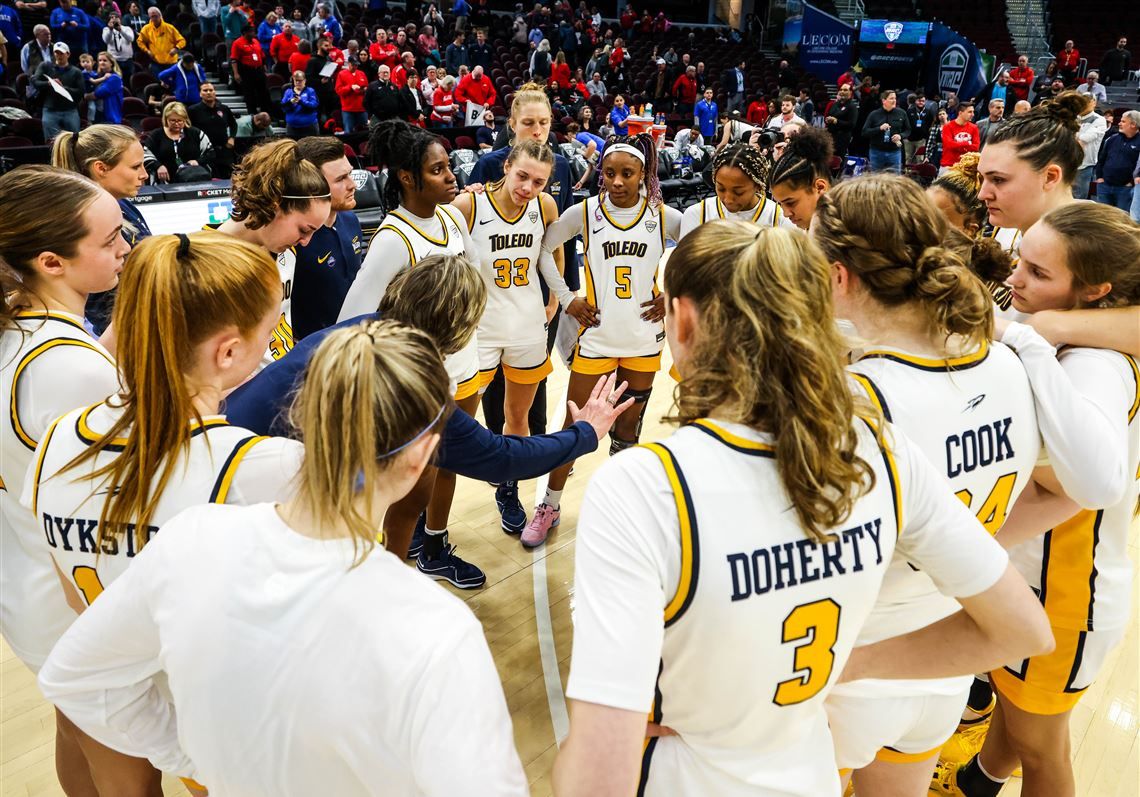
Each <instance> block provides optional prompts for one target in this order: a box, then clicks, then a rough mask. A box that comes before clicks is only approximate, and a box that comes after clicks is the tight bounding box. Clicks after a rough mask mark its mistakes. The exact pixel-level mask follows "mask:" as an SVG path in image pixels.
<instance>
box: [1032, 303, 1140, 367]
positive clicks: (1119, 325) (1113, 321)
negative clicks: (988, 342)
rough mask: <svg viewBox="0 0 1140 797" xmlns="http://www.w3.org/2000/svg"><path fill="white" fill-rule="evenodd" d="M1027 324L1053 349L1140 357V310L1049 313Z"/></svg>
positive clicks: (1060, 311) (1035, 316) (1138, 307)
mask: <svg viewBox="0 0 1140 797" xmlns="http://www.w3.org/2000/svg"><path fill="white" fill-rule="evenodd" d="M1025 323H1027V324H1029V326H1031V327H1033V329H1035V330H1036V331H1037V334H1039V335H1041V337H1043V338H1045V339H1046V340H1047V341H1049V342H1050V343H1052V344H1053V345H1054V346H1062V345H1069V346H1085V347H1088V348H1092V349H1112V350H1114V351H1121V352H1124V353H1125V354H1131V355H1132V356H1133V357H1140V306H1134V307H1112V308H1106V309H1096V310H1046V311H1043V312H1040V313H1034V314H1033V315H1032V316H1030V317H1029V318H1028V319H1027V320H1026V321H1025Z"/></svg>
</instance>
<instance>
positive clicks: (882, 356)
mask: <svg viewBox="0 0 1140 797" xmlns="http://www.w3.org/2000/svg"><path fill="white" fill-rule="evenodd" d="M989 353H990V344H989V343H988V342H987V341H984V340H983V341H982V343H981V345H980V346H978V349H977V351H973V352H970V353H969V354H964V355H962V356H961V357H949V358H946V359H943V360H934V359H931V358H928V357H916V356H915V355H913V354H903V353H902V352H897V351H889V350H886V349H872V350H871V351H868V352H867V353H866V354H864V355H863V356H862V357H860V358H859V359H860V360H868V359H879V360H892V361H894V362H897V363H902V364H904V365H911V366H914V367H915V368H921V369H922V370H924V371H949V370H954V369H963V368H973V367H974V366H975V365H979V364H981V363H982V362H983V361H985V359H986V357H988V356H989Z"/></svg>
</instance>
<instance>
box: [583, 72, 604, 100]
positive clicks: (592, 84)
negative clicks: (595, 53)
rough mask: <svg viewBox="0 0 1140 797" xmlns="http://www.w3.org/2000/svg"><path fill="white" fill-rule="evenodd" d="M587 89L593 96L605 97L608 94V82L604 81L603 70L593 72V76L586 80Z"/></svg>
mask: <svg viewBox="0 0 1140 797" xmlns="http://www.w3.org/2000/svg"><path fill="white" fill-rule="evenodd" d="M586 91H587V92H588V93H589V95H590V96H591V97H599V98H604V97H605V96H606V94H607V91H606V84H605V83H603V82H602V73H601V72H594V73H593V76H592V77H591V78H590V79H589V80H588V81H587V82H586Z"/></svg>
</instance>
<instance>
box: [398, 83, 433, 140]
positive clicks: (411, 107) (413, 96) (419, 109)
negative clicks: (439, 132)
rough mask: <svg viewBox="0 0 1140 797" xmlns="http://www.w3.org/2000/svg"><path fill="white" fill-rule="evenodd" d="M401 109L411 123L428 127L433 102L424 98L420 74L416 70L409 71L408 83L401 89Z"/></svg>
mask: <svg viewBox="0 0 1140 797" xmlns="http://www.w3.org/2000/svg"><path fill="white" fill-rule="evenodd" d="M400 111H401V112H402V113H403V114H404V119H406V120H407V121H408V122H409V123H410V124H413V125H416V126H417V127H427V119H428V115H429V114H430V113H431V104H430V103H428V102H427V101H425V100H424V95H423V94H422V93H421V92H420V75H419V73H418V72H416V70H414V69H413V70H411V71H410V72H408V77H407V84H405V85H404V87H403V88H401V89H400Z"/></svg>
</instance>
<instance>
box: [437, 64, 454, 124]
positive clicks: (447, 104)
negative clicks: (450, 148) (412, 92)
mask: <svg viewBox="0 0 1140 797" xmlns="http://www.w3.org/2000/svg"><path fill="white" fill-rule="evenodd" d="M456 107H457V106H456V104H455V78H454V77H452V76H451V75H445V76H444V78H443V80H441V81H439V88H437V89H436V90H435V93H434V94H433V95H432V98H431V121H432V124H433V125H434V126H436V127H451V126H452V124H454V122H455V116H456Z"/></svg>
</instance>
